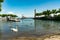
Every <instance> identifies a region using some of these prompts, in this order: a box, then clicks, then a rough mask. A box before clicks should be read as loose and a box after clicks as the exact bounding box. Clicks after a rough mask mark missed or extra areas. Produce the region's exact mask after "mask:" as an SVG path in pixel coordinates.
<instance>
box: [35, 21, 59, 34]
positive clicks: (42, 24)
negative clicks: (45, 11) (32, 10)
mask: <svg viewBox="0 0 60 40" xmlns="http://www.w3.org/2000/svg"><path fill="white" fill-rule="evenodd" d="M35 29H36V33H37V34H41V35H45V34H51V33H54V34H55V33H60V22H57V21H56V22H55V21H44V20H35Z"/></svg>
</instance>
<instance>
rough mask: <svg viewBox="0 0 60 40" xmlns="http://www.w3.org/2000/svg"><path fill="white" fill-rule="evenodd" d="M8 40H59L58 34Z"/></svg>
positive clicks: (59, 35)
mask: <svg viewBox="0 0 60 40" xmlns="http://www.w3.org/2000/svg"><path fill="white" fill-rule="evenodd" d="M10 40H60V34H50V35H44V36H40V37H17V38H12V39H10Z"/></svg>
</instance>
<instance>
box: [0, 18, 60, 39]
mask: <svg viewBox="0 0 60 40" xmlns="http://www.w3.org/2000/svg"><path fill="white" fill-rule="evenodd" d="M16 27H17V29H18V32H15V31H12V30H11V28H16ZM54 33H60V21H46V20H34V19H21V20H20V22H0V40H7V39H9V38H13V37H24V36H27V37H30V36H41V35H46V34H54Z"/></svg>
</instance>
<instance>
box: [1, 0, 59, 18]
mask: <svg viewBox="0 0 60 40" xmlns="http://www.w3.org/2000/svg"><path fill="white" fill-rule="evenodd" d="M59 8H60V0H4V2H3V3H2V11H1V12H0V13H2V14H16V15H18V16H19V17H21V16H22V15H24V16H26V17H34V9H36V11H37V12H42V11H44V10H47V9H48V10H52V9H59Z"/></svg>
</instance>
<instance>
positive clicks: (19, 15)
mask: <svg viewBox="0 0 60 40" xmlns="http://www.w3.org/2000/svg"><path fill="white" fill-rule="evenodd" d="M8 14H15V15H17V16H18V17H21V14H19V13H14V12H8Z"/></svg>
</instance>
